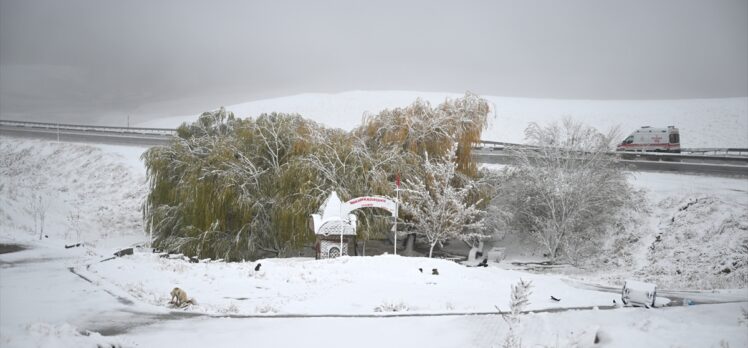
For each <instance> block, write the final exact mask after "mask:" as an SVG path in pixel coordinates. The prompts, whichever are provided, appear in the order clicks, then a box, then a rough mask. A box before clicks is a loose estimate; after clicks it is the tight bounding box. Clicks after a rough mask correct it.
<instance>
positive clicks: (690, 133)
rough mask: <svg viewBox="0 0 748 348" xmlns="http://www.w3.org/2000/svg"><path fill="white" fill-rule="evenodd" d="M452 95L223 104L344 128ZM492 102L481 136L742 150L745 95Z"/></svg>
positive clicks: (746, 143) (308, 97)
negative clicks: (643, 134)
mask: <svg viewBox="0 0 748 348" xmlns="http://www.w3.org/2000/svg"><path fill="white" fill-rule="evenodd" d="M460 96H461V94H456V93H434V92H411V91H353V92H344V93H338V94H319V93H317V94H300V95H295V96H289V97H282V98H274V99H265V100H257V101H253V102H248V103H243V104H237V105H230V106H226V109H227V110H230V111H233V112H234V113H235V114H236V116H237V117H242V118H246V117H256V116H259V115H260V114H262V113H270V112H274V111H276V112H287V113H298V114H301V115H302V116H304V117H306V118H310V119H313V120H315V121H317V122H320V123H322V124H325V125H327V126H330V127H336V128H342V129H345V130H350V129H352V128H354V127H357V126H358V125H360V124H361V119H362V116H363V115H364V114H365V113H369V114H377V113H378V112H379V111H381V110H382V109H386V108H396V107H403V106H406V105H410V104H411V103H413V101H414V100H416V98H421V99H423V100H426V101H428V102H430V103H431V104H432V105H436V104H439V103H441V102H443V101H444V99H445V98H456V97H460ZM482 97H483V98H485V99H486V100H488V102H489V103H490V104H491V105H492V108H493V111H494V112H493V116H492V117H491V119H490V125H489V128H488V130H486V131H485V132H483V136H482V139H484V140H494V141H504V142H512V143H522V142H523V141H524V130H525V128H526V127H527V124H528V123H529V122H537V123H546V122H553V121H561V120H562V119H563V118H564V117H571V118H573V119H575V120H577V121H581V122H583V123H585V124H587V125H590V126H593V127H596V128H598V129H599V130H601V131H606V130H608V129H609V128H611V127H615V126H620V131H621V133H622V134H621V136H622V138H621V140H623V137H625V136H626V135H628V134H629V133H631V132H633V131H634V130H636V129H638V128H639V127H641V126H652V127H665V126H676V127H678V128H679V130H680V136H681V146H682V147H684V148H702V147H720V148H725V147H739V148H748V136H747V134H748V98H728V99H689V100H560V99H530V98H508V97H496V96H482ZM202 111H209V110H197V112H196V114H195V115H190V116H182V117H169V118H161V119H155V120H152V121H148V122H144V123H141V124H140V125H139V126H142V127H167V128H175V127H177V126H179V125H180V124H181V123H182V122H193V121H195V120H196V119H197V116H198V114H199V113H200V112H202Z"/></svg>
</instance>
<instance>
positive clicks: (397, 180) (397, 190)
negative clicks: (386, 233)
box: [392, 173, 400, 255]
mask: <svg viewBox="0 0 748 348" xmlns="http://www.w3.org/2000/svg"><path fill="white" fill-rule="evenodd" d="M395 193H396V195H397V198H396V199H395V223H394V225H393V226H392V231H393V233H394V236H393V240H394V241H395V242H394V243H392V244H393V245H392V248H393V249H394V253H395V255H397V217H398V215H399V214H400V173H397V174H396V176H395Z"/></svg>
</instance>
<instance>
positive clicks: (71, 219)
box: [0, 137, 147, 243]
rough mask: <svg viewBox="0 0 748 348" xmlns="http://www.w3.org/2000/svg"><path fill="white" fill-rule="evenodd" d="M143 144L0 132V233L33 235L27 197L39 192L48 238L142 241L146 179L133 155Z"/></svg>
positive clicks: (3, 235)
mask: <svg viewBox="0 0 748 348" xmlns="http://www.w3.org/2000/svg"><path fill="white" fill-rule="evenodd" d="M144 150H145V149H144V148H137V147H121V146H107V145H99V146H91V145H82V144H72V143H56V142H49V141H37V140H28V139H18V138H8V137H1V138H0V163H2V165H1V166H0V176H1V177H2V182H0V238H2V239H4V240H6V241H17V242H24V241H29V240H35V239H39V232H35V230H36V229H38V227H37V228H36V229H35V221H34V220H35V219H34V214H33V211H32V209H31V203H32V201H34V200H38V197H41V198H42V205H43V206H44V207H45V211H46V216H45V222H44V235H46V236H47V237H48V238H52V239H58V240H61V241H64V242H67V243H73V242H79V241H86V242H88V243H96V242H105V241H106V240H108V239H110V237H118V238H117V239H118V240H117V241H116V242H114V241H113V242H114V243H122V242H123V241H122V240H121V239H120V237H123V236H129V237H130V238H129V240H130V241H142V240H143V223H142V214H141V212H140V211H141V205H142V202H143V199H144V197H145V194H146V192H147V185H146V182H145V169H144V167H143V165H142V163H141V162H140V159H139V157H140V154H141V153H142V152H143V151H144ZM37 223H38V222H37Z"/></svg>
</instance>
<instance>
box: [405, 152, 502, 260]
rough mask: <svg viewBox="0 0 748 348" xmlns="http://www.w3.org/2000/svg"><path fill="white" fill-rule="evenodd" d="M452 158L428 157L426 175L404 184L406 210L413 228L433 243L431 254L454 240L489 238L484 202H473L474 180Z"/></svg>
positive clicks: (424, 171) (428, 241)
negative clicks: (448, 241)
mask: <svg viewBox="0 0 748 348" xmlns="http://www.w3.org/2000/svg"><path fill="white" fill-rule="evenodd" d="M456 168H457V165H456V164H455V163H453V162H450V161H446V162H444V161H441V162H436V161H431V160H429V159H428V157H426V161H425V163H424V164H423V173H424V177H414V178H412V179H408V180H406V182H405V184H404V185H403V201H402V208H403V210H404V211H405V212H406V213H408V214H410V215H411V216H412V222H411V223H410V225H412V228H413V229H414V231H415V233H416V235H417V236H420V237H421V238H423V239H424V240H425V241H426V242H427V243H428V244H429V257H431V256H432V255H433V252H434V247H435V246H436V245H439V246H442V245H443V243H444V242H445V241H447V240H450V239H460V240H471V239H481V238H486V237H487V236H486V235H485V232H484V229H483V218H484V213H483V211H482V210H481V209H479V208H478V204H479V203H480V202H472V203H471V202H470V200H469V198H470V195H471V192H472V191H473V190H474V189H475V187H474V183H473V182H472V180H471V179H469V178H467V177H465V176H464V175H461V174H459V173H458V172H457V171H456Z"/></svg>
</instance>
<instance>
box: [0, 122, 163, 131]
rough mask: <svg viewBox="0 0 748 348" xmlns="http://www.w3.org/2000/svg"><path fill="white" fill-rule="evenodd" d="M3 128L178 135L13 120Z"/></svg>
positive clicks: (123, 128)
mask: <svg viewBox="0 0 748 348" xmlns="http://www.w3.org/2000/svg"><path fill="white" fill-rule="evenodd" d="M0 125H2V126H15V127H30V128H44V129H55V130H56V129H60V130H78V131H98V132H110V133H133V134H149V135H176V133H177V130H176V129H171V128H142V127H112V126H93V125H80V124H66V123H44V122H28V121H13V120H0Z"/></svg>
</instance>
